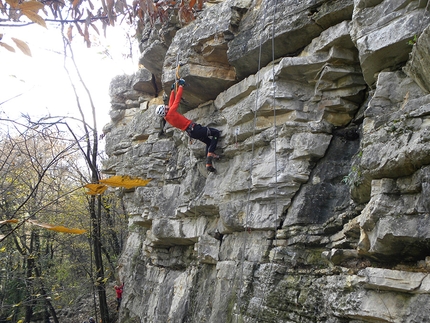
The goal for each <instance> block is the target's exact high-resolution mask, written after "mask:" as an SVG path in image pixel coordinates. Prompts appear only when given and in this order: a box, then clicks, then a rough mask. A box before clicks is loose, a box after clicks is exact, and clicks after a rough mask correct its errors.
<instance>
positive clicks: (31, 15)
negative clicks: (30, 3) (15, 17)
mask: <svg viewBox="0 0 430 323" xmlns="http://www.w3.org/2000/svg"><path fill="white" fill-rule="evenodd" d="M22 13H23V14H24V15H26V16H27V18H28V19H30V20H31V21H32V22H35V23H36V24H38V25H41V26H42V27H45V28H47V27H46V22H45V20H44V19H43V18H42V17H41V16H39V15H38V14H37V13H35V12H33V11H31V10H22Z"/></svg>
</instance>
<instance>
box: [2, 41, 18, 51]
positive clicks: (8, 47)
mask: <svg viewBox="0 0 430 323" xmlns="http://www.w3.org/2000/svg"><path fill="white" fill-rule="evenodd" d="M0 46H1V47H4V48H6V49H7V50H8V51H10V52H14V53H15V48H13V47H12V46H9V45H8V44H6V43H2V42H0Z"/></svg>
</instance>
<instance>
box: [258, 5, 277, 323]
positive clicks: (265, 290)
mask: <svg viewBox="0 0 430 323" xmlns="http://www.w3.org/2000/svg"><path fill="white" fill-rule="evenodd" d="M277 4H278V3H277V0H275V3H274V5H273V21H272V89H273V93H272V107H273V129H274V139H273V142H274V145H273V149H274V163H275V174H274V176H275V219H274V228H273V232H274V234H275V237H274V240H273V245H274V247H275V250H274V253H273V258H272V261H271V262H270V270H269V275H268V280H267V282H266V284H264V287H263V296H262V297H261V302H260V304H259V306H258V312H257V315H256V320H257V322H258V319H259V317H260V313H261V309H262V307H263V304H264V301H265V299H266V292H267V289H268V284H269V278H270V277H272V275H273V270H274V267H275V266H274V261H275V260H276V253H277V250H276V245H277V235H276V232H277V230H278V157H277V146H276V141H277V139H278V130H277V129H276V126H277V124H276V84H275V23H276V7H277ZM269 260H270V259H269Z"/></svg>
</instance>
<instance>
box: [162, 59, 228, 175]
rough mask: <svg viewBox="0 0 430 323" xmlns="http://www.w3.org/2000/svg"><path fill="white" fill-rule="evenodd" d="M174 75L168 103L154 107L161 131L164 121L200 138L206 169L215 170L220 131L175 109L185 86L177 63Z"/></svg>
mask: <svg viewBox="0 0 430 323" xmlns="http://www.w3.org/2000/svg"><path fill="white" fill-rule="evenodd" d="M177 66H178V67H177V69H176V76H177V78H176V79H177V80H176V81H175V83H173V84H172V87H171V90H172V91H171V93H170V99H169V104H168V105H159V106H157V108H156V113H157V115H159V116H160V117H161V118H163V119H162V121H163V122H162V125H161V131H160V134H162V133H163V129H164V126H165V125H166V121H167V122H168V123H169V124H171V125H172V126H173V127H175V128H178V129H180V130H182V131H186V132H187V134H188V135H189V136H190V137H191V138H193V139H197V140H200V141H201V142H203V143H205V144H206V154H205V156H206V169H207V170H208V171H209V172H215V171H216V169H215V168H214V167H213V160H214V159H218V158H219V156H218V155H216V154H215V149H216V146H217V143H218V138H219V135H220V132H219V130H218V129H215V128H209V127H203V126H202V125H200V124H198V123H195V122H193V121H192V120H190V119H187V118H186V117H185V116H183V115H182V114H180V113H179V112H178V111H177V110H178V107H179V104H180V102H181V98H182V91H183V89H184V86H185V80H184V79H182V78H179V67H180V64H178V65H177Z"/></svg>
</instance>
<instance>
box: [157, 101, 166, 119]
mask: <svg viewBox="0 0 430 323" xmlns="http://www.w3.org/2000/svg"><path fill="white" fill-rule="evenodd" d="M166 112H167V111H166V106H165V105H163V104H161V105H159V106H157V108H156V109H155V113H156V114H158V115H159V116H160V117H165V116H166Z"/></svg>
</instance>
